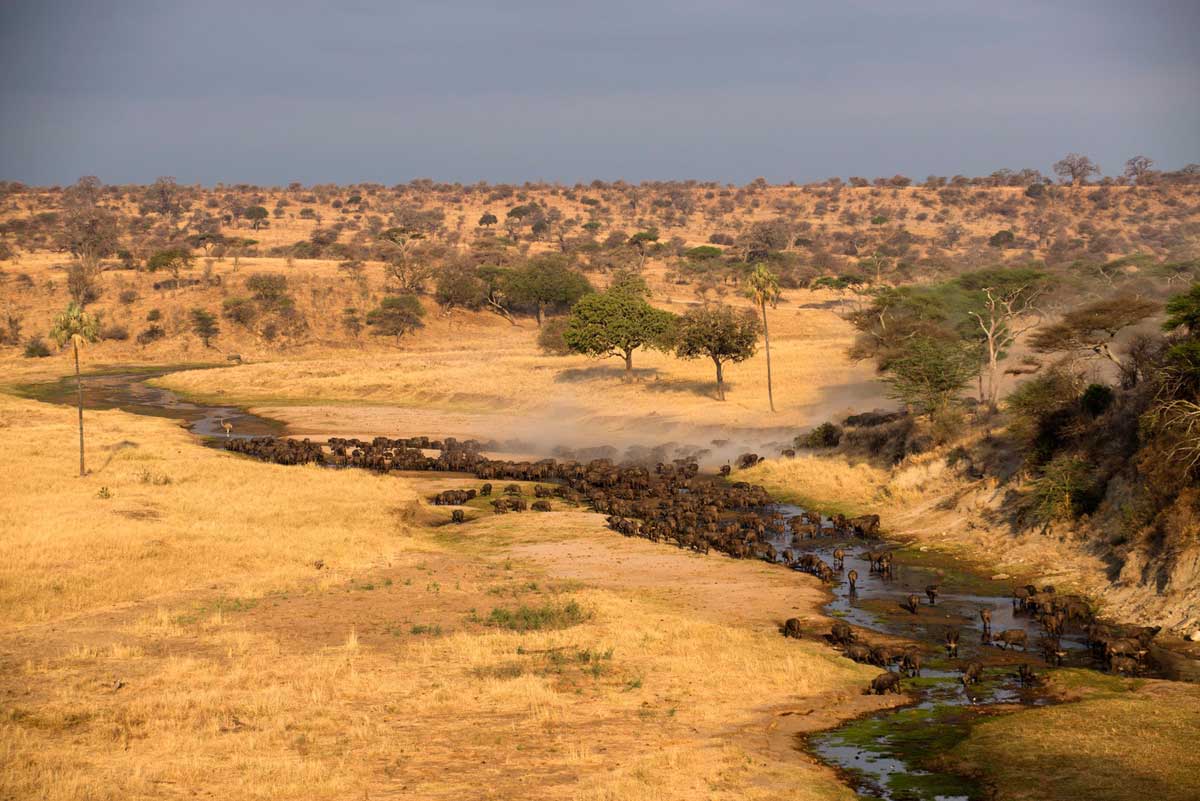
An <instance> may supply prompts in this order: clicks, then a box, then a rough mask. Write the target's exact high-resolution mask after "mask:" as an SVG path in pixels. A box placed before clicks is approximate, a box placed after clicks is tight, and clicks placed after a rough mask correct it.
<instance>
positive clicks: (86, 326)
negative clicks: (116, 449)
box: [50, 303, 100, 476]
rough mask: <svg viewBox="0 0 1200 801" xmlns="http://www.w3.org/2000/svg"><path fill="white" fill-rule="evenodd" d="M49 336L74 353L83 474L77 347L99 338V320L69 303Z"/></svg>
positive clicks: (80, 467) (56, 318) (58, 317)
mask: <svg viewBox="0 0 1200 801" xmlns="http://www.w3.org/2000/svg"><path fill="white" fill-rule="evenodd" d="M50 336H51V337H53V338H54V341H55V342H57V343H58V346H59V347H60V348H65V347H66V346H67V345H68V344H69V345H70V346H71V350H72V351H73V352H74V355H75V391H76V392H77V393H78V398H79V475H81V476H82V475H84V472H85V471H84V466H83V379H82V378H81V377H80V375H79V349H80V348H81V347H83V346H84V345H86V344H88V343H90V342H95V341H97V340H98V339H100V320H99V319H97V318H96V316H95V315H93V314H89V313H88V312H85V311H84V310H83V307H82V306H80V305H79V304H78V303H71V304H69V305H68V306H67V310H66V311H64V312H63V313H61V314H59V315H58V316H57V317H55V318H54V325H53V326H52V327H51V329H50Z"/></svg>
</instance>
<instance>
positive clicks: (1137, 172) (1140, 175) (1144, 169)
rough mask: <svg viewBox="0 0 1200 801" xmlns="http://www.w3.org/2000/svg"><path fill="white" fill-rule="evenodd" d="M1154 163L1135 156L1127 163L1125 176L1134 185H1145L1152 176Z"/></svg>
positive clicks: (1143, 157)
mask: <svg viewBox="0 0 1200 801" xmlns="http://www.w3.org/2000/svg"><path fill="white" fill-rule="evenodd" d="M1153 166H1154V162H1153V161H1151V160H1150V159H1148V158H1146V157H1145V156H1134V157H1133V158H1131V159H1130V160H1129V161H1127V162H1125V172H1124V175H1125V177H1126V178H1128V179H1129V180H1131V181H1133V182H1134V183H1137V184H1140V183H1144V182H1145V181H1146V179H1147V178H1148V177H1149V176H1150V173H1151V168H1152V167H1153Z"/></svg>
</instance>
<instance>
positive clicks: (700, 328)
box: [675, 306, 760, 400]
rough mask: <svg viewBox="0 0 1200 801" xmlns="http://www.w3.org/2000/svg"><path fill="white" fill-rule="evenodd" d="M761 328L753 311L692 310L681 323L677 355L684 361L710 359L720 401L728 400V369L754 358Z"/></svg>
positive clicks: (718, 307) (676, 347)
mask: <svg viewBox="0 0 1200 801" xmlns="http://www.w3.org/2000/svg"><path fill="white" fill-rule="evenodd" d="M759 331H760V325H759V322H758V317H757V316H756V315H755V314H754V312H752V311H750V310H749V309H747V310H745V311H740V312H739V311H735V310H734V309H732V308H730V307H728V306H708V307H704V308H700V309H692V310H691V311H689V312H687V313H686V314H684V315H683V316H682V317H681V318H680V319H679V325H678V328H677V330H676V337H675V342H676V344H675V355H676V356H678V357H679V358H681V359H696V358H700V357H705V356H707V357H708V358H709V359H712V362H713V365H714V366H715V367H716V369H717V398H718V399H719V400H725V365H726V364H728V363H731V362H733V363H736V362H742V361H745V360H746V359H749V358H750V357H751V356H753V355H754V350H755V346H756V344H757V342H758V335H759Z"/></svg>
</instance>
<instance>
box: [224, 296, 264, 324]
mask: <svg viewBox="0 0 1200 801" xmlns="http://www.w3.org/2000/svg"><path fill="white" fill-rule="evenodd" d="M221 316H222V317H224V318H225V319H226V320H229V321H231V322H234V323H237V324H238V325H240V326H242V327H244V328H249V327H250V326H251V325H253V324H254V321H255V320H256V319H257V318H258V308H257V307H256V306H255V305H254V302H253V301H251V300H250V299H249V298H226V299H225V301H224V303H222V304H221Z"/></svg>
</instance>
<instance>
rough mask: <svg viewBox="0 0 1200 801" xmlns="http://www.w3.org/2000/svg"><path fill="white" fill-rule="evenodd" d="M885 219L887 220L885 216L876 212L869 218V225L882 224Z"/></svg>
mask: <svg viewBox="0 0 1200 801" xmlns="http://www.w3.org/2000/svg"><path fill="white" fill-rule="evenodd" d="M887 221H888V218H887V217H884V216H883V215H882V214H876V215H875V216H874V217H872V218H871V225H883V224H884V223H886V222H887Z"/></svg>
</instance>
